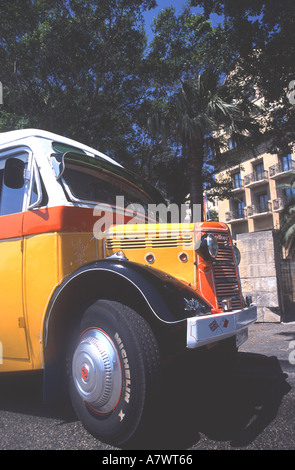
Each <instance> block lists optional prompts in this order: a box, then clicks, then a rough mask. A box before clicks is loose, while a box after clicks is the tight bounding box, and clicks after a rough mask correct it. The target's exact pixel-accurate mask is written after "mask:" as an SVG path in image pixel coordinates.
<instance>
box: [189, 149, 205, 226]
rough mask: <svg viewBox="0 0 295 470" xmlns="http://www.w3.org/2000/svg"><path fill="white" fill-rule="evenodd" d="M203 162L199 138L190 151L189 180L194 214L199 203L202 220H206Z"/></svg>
mask: <svg viewBox="0 0 295 470" xmlns="http://www.w3.org/2000/svg"><path fill="white" fill-rule="evenodd" d="M203 163H204V152H203V145H202V143H201V142H200V141H199V140H196V141H195V142H194V145H192V146H191V147H190V148H189V151H188V182H189V191H190V206H191V213H192V216H193V214H194V213H195V214H196V213H199V211H198V210H197V212H196V211H194V205H196V204H198V205H199V206H200V208H198V209H200V210H201V221H203V220H204V201H203V173H202V170H203Z"/></svg>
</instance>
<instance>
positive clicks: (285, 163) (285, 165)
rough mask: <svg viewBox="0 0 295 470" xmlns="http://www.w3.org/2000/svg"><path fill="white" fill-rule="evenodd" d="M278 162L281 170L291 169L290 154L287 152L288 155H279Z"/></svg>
mask: <svg viewBox="0 0 295 470" xmlns="http://www.w3.org/2000/svg"><path fill="white" fill-rule="evenodd" d="M280 163H281V167H282V171H289V170H292V167H293V166H292V163H293V162H292V157H291V154H290V153H289V154H288V155H282V156H281V157H280Z"/></svg>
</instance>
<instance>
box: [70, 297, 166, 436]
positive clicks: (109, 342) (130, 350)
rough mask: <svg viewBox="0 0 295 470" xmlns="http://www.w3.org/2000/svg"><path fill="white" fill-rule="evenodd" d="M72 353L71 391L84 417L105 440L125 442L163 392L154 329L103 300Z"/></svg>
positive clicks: (88, 315) (89, 314) (85, 321)
mask: <svg viewBox="0 0 295 470" xmlns="http://www.w3.org/2000/svg"><path fill="white" fill-rule="evenodd" d="M71 349H72V350H71V352H70V357H69V360H68V361H67V363H68V375H69V392H70V397H71V401H72V404H73V407H74V409H75V411H76V414H77V416H78V418H79V419H80V421H81V422H82V424H83V425H84V427H85V428H86V429H87V430H88V431H89V432H90V433H91V434H93V435H94V436H96V437H97V438H99V439H100V440H102V441H103V442H108V443H111V444H113V445H120V444H123V443H124V442H126V441H127V440H129V439H130V438H131V436H132V435H133V434H134V433H135V431H136V429H137V428H138V425H139V423H140V421H141V418H142V416H143V412H144V410H145V409H146V408H147V407H148V406H149V402H150V400H151V398H152V396H153V392H154V391H156V390H155V389H156V388H157V383H158V380H157V379H158V374H159V368H160V366H159V364H160V360H159V349H158V345H157V342H156V340H155V337H154V334H153V332H152V330H151V328H150V326H149V325H148V323H147V322H146V321H145V320H144V319H143V318H142V317H141V316H140V315H138V314H137V313H136V312H134V311H133V310H131V309H130V308H128V307H126V306H125V305H122V304H120V303H117V302H112V301H108V300H99V301H97V302H95V303H94V304H92V305H91V306H90V307H88V308H87V309H86V310H85V312H84V314H83V316H82V320H81V324H80V328H79V332H78V335H77V338H76V343H75V346H74V347H73V348H71Z"/></svg>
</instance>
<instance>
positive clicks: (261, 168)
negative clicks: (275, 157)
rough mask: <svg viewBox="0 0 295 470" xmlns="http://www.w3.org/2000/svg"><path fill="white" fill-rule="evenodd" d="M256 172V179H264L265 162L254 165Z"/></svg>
mask: <svg viewBox="0 0 295 470" xmlns="http://www.w3.org/2000/svg"><path fill="white" fill-rule="evenodd" d="M254 174H255V179H256V181H259V180H262V179H263V178H264V166H263V162H261V163H258V164H257V165H255V166H254Z"/></svg>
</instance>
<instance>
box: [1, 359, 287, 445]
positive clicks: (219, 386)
mask: <svg viewBox="0 0 295 470" xmlns="http://www.w3.org/2000/svg"><path fill="white" fill-rule="evenodd" d="M199 362H200V361H198V362H197V360H196V357H194V355H192V357H189V359H188V358H186V359H184V358H179V359H177V360H176V361H175V362H174V363H173V364H171V365H170V366H169V368H168V369H167V370H166V372H165V376H164V380H163V383H164V384H165V388H164V391H163V393H162V394H161V396H160V397H159V399H158V400H157V402H154V404H153V410H152V413H150V414H149V416H148V418H147V419H146V420H145V421H144V423H143V425H142V426H141V428H140V429H139V431H138V433H137V434H136V436H135V437H134V438H133V439H132V441H130V442H129V443H128V444H127V445H126V446H125V447H124V448H125V449H133V450H136V449H141V450H143V449H149V450H151V449H162V450H163V449H166V450H171V449H187V448H190V447H192V446H195V445H197V443H198V441H199V440H200V437H201V434H204V435H205V436H207V437H208V439H211V440H214V441H219V442H224V441H227V442H229V443H230V445H231V446H232V447H233V448H243V447H246V446H247V445H248V444H249V443H251V442H253V440H255V438H256V437H257V436H258V435H259V434H261V433H262V432H263V430H264V429H265V428H266V427H267V426H268V424H269V423H271V422H272V421H273V420H274V418H275V417H276V414H277V412H278V409H279V407H280V405H281V402H282V398H283V396H284V395H286V394H287V393H288V392H289V391H290V389H291V387H290V386H289V385H288V383H287V382H286V377H287V376H286V375H285V374H283V373H282V370H281V367H280V364H279V362H278V360H277V358H276V357H267V356H263V355H260V354H252V353H243V352H239V353H238V365H237V367H236V368H235V370H234V371H233V372H232V373H230V374H229V373H227V372H226V371H227V367H226V365H223V364H219V366H218V367H216V363H215V361H206V363H203V366H202V367H201V366H200V365H199ZM0 410H5V411H10V412H15V413H22V414H27V415H31V416H41V417H42V416H44V417H50V418H55V419H59V420H61V424H63V423H69V422H74V421H77V418H76V417H75V415H74V413H73V411H72V408H71V406H70V405H67V404H65V403H64V402H61V403H60V404H52V405H50V406H48V405H47V406H46V405H44V404H43V401H42V374H41V373H26V374H24V373H23V374H13V373H10V374H1V376H0Z"/></svg>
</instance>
